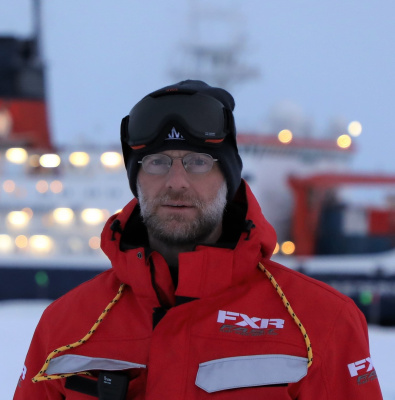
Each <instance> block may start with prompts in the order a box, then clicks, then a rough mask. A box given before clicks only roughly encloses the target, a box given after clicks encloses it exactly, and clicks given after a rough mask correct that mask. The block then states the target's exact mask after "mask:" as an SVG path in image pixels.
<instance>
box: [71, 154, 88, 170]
mask: <svg viewBox="0 0 395 400" xmlns="http://www.w3.org/2000/svg"><path fill="white" fill-rule="evenodd" d="M69 161H70V163H71V164H72V165H74V166H75V167H85V166H86V165H88V164H89V161H90V157H89V154H88V153H85V152H84V151H75V152H74V153H71V154H70V156H69Z"/></svg>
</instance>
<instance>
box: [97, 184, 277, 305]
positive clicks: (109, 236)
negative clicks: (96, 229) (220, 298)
mask: <svg viewBox="0 0 395 400" xmlns="http://www.w3.org/2000/svg"><path fill="white" fill-rule="evenodd" d="M234 202H235V203H239V204H241V205H243V204H244V205H246V209H247V212H246V217H245V219H246V221H250V222H246V224H247V225H249V228H250V229H249V230H248V231H245V232H242V233H241V235H240V237H239V240H238V242H237V244H236V246H235V247H234V248H232V249H231V248H223V247H215V246H202V245H198V246H197V247H196V249H195V251H192V252H187V253H181V254H180V256H179V283H178V287H177V290H176V293H175V294H176V295H178V296H184V297H194V298H202V297H206V296H209V295H212V294H214V293H218V292H221V291H222V290H225V289H226V288H228V287H229V286H232V285H234V284H236V283H237V282H239V281H241V280H243V279H245V278H246V276H248V275H251V274H253V273H255V271H256V266H257V264H258V261H259V260H260V259H262V258H270V256H271V254H272V252H273V249H274V246H275V243H276V235H275V232H274V229H273V228H272V226H271V225H270V224H269V223H268V222H267V220H266V219H265V218H264V216H263V215H262V212H261V209H260V206H259V204H258V202H257V200H256V198H255V197H254V195H253V194H252V192H251V190H250V188H249V186H248V184H247V183H245V182H244V181H243V182H242V184H241V186H240V188H239V191H238V193H237V195H236V196H235V200H234ZM137 206H138V201H137V200H136V199H133V200H132V201H131V202H130V203H129V204H127V205H126V206H125V207H124V209H123V210H122V211H121V212H120V213H119V214H116V215H114V216H112V217H111V218H110V219H109V220H108V221H107V223H106V225H105V227H104V229H103V232H102V249H103V251H104V252H105V254H106V255H107V256H108V258H109V259H110V261H111V264H112V267H113V269H114V271H115V273H116V275H117V277H118V279H119V280H120V281H122V282H124V283H126V284H127V285H129V286H131V287H132V288H133V291H134V293H135V294H136V295H138V296H142V297H158V290H159V292H161V294H159V296H160V295H162V296H163V297H164V298H165V299H164V301H165V302H170V303H173V302H174V299H173V298H172V296H171V293H173V294H174V288H173V284H172V281H171V277H170V273H169V269H168V266H167V264H166V262H165V260H164V259H163V257H162V256H161V255H160V254H159V253H157V252H155V251H153V252H151V251H150V250H149V249H148V248H147V247H143V246H137V247H135V248H132V249H129V250H126V251H121V250H120V244H121V236H122V232H123V231H124V229H125V226H126V224H127V222H128V220H129V218H130V217H131V215H132V213H133V211H136V207H137ZM111 226H112V229H111Z"/></svg>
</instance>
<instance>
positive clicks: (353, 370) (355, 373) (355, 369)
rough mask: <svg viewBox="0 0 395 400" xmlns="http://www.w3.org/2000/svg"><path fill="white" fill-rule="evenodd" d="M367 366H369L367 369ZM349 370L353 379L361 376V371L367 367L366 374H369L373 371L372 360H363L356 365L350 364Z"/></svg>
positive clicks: (368, 358)
mask: <svg viewBox="0 0 395 400" xmlns="http://www.w3.org/2000/svg"><path fill="white" fill-rule="evenodd" d="M366 364H369V366H368V367H367V365H366ZM347 366H348V370H349V371H350V375H351V376H352V377H354V376H358V375H359V372H358V371H359V370H360V369H364V368H366V367H367V369H366V372H369V371H371V370H372V369H373V363H372V359H371V358H370V357H367V358H364V359H363V360H359V361H356V362H355V363H351V364H348V365H347Z"/></svg>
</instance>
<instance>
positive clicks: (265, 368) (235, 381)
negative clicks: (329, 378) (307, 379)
mask: <svg viewBox="0 0 395 400" xmlns="http://www.w3.org/2000/svg"><path fill="white" fill-rule="evenodd" d="M307 361H308V360H307V358H304V357H296V356H290V355H286V354H267V355H254V356H241V357H229V358H221V359H217V360H211V361H207V362H204V363H202V364H199V370H198V373H197V375H196V381H195V384H196V386H198V387H199V388H201V389H203V390H204V391H206V392H207V393H214V392H219V391H222V390H228V389H236V388H246V387H255V386H269V385H281V384H288V383H294V382H298V381H300V380H301V379H302V378H303V377H304V376H306V375H307Z"/></svg>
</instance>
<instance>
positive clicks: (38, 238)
mask: <svg viewBox="0 0 395 400" xmlns="http://www.w3.org/2000/svg"><path fill="white" fill-rule="evenodd" d="M53 245H54V243H53V240H52V238H50V237H49V236H47V235H33V236H31V237H30V239H29V246H30V248H31V249H32V250H33V251H34V252H37V253H49V252H50V251H51V250H52V249H53Z"/></svg>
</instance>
